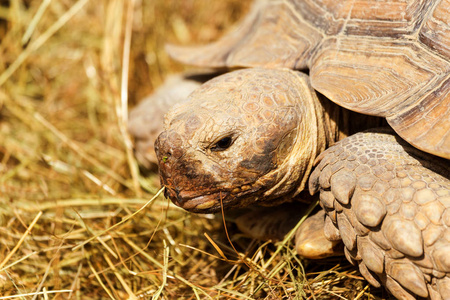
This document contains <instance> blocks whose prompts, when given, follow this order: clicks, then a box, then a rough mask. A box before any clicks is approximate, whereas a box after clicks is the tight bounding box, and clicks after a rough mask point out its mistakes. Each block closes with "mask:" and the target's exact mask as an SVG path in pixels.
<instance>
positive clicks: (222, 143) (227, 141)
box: [211, 136, 233, 151]
mask: <svg viewBox="0 0 450 300" xmlns="http://www.w3.org/2000/svg"><path fill="white" fill-rule="evenodd" d="M232 142H233V139H232V138H231V136H227V137H224V138H222V139H220V140H219V141H218V142H217V143H215V144H214V145H213V146H212V147H211V151H224V150H226V149H228V148H229V147H230V146H231V144H232Z"/></svg>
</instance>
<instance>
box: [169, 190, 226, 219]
mask: <svg viewBox="0 0 450 300" xmlns="http://www.w3.org/2000/svg"><path fill="white" fill-rule="evenodd" d="M164 193H165V196H166V198H169V199H170V200H171V201H172V202H173V203H174V204H175V205H176V206H178V207H181V208H183V209H185V210H187V211H190V212H195V213H215V212H218V211H220V208H221V203H222V204H223V206H224V208H226V207H228V206H229V204H230V201H229V199H228V198H229V197H228V196H229V195H230V192H227V191H219V192H214V193H209V194H204V193H203V194H201V193H199V192H191V191H180V192H178V191H177V190H176V189H173V188H171V187H168V186H166V189H165V192H164Z"/></svg>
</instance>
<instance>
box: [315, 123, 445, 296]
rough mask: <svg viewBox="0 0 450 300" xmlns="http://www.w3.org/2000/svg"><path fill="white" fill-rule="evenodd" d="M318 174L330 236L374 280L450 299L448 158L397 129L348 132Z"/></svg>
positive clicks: (398, 291) (324, 157) (395, 290)
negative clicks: (415, 145)
mask: <svg viewBox="0 0 450 300" xmlns="http://www.w3.org/2000/svg"><path fill="white" fill-rule="evenodd" d="M318 160H320V163H319V165H318V166H317V167H316V169H315V170H314V172H313V173H312V174H311V177H310V181H309V189H310V192H311V193H315V192H317V191H320V200H321V201H320V204H321V206H322V207H323V209H324V210H325V212H326V214H327V217H326V220H325V229H324V231H325V235H326V236H327V237H329V238H330V239H333V240H336V239H339V238H341V239H342V241H343V242H344V245H345V255H346V257H347V259H348V260H349V261H350V262H352V263H353V264H355V265H358V266H359V270H360V271H361V273H362V274H363V276H364V277H365V278H366V279H367V280H368V281H369V282H370V283H371V284H373V285H374V286H380V284H383V285H384V286H386V288H387V289H388V290H389V291H390V292H391V293H392V294H393V295H394V296H395V297H397V298H399V299H415V296H420V297H426V298H430V299H449V298H450V180H449V170H450V168H449V163H448V161H445V160H441V159H437V158H435V157H433V156H431V155H428V154H425V153H423V152H420V151H418V150H416V149H415V148H413V147H412V146H410V145H408V144H407V143H405V142H404V141H403V140H401V139H400V138H399V137H398V136H396V135H395V134H393V133H392V131H390V130H376V131H375V130H374V131H371V132H363V133H358V134H355V135H353V136H351V137H348V138H346V139H344V140H342V141H341V142H339V143H337V144H336V145H334V146H333V147H331V148H329V149H328V150H326V151H325V152H324V153H323V154H321V155H320V157H319V158H318Z"/></svg>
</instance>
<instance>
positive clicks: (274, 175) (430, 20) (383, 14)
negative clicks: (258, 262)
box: [130, 0, 450, 299]
mask: <svg viewBox="0 0 450 300" xmlns="http://www.w3.org/2000/svg"><path fill="white" fill-rule="evenodd" d="M449 11H450V1H449V0H437V1H426V0H409V1H408V0H396V1H394V0H383V1H379V0H366V1H353V0H342V1H331V0H302V1H300V0H284V1H258V2H256V3H255V5H254V6H253V8H252V9H251V11H250V13H249V14H248V15H247V17H246V18H245V19H244V20H243V22H242V23H241V24H240V26H239V27H238V28H237V29H236V30H235V31H232V32H230V33H229V34H227V35H225V36H224V37H222V38H221V39H219V40H218V41H217V42H214V43H212V44H209V45H205V46H194V47H181V46H173V45H170V46H168V47H167V51H168V52H169V54H170V55H171V56H172V57H174V58H175V59H177V60H179V61H181V62H184V63H186V64H190V65H195V66H199V67H209V68H216V69H218V70H224V69H227V70H230V72H228V73H225V74H223V75H219V76H217V77H214V76H211V77H214V78H212V79H211V80H209V81H206V82H205V83H203V84H201V83H202V82H203V81H201V82H197V83H195V84H194V85H193V86H191V88H190V90H189V92H190V91H192V90H193V92H192V93H190V94H189V96H187V94H188V92H187V91H185V93H184V94H183V95H181V96H180V95H179V96H177V97H178V98H179V99H178V100H179V101H180V102H181V103H179V104H177V105H175V106H174V107H173V108H172V109H171V110H170V111H169V112H168V113H167V114H166V116H165V120H164V130H163V132H162V133H161V134H160V135H159V137H158V138H157V139H156V142H155V151H156V156H157V159H158V163H159V169H160V177H161V183H162V185H163V186H164V187H165V194H166V196H167V197H169V198H170V199H171V200H172V201H173V202H174V203H175V204H176V205H178V206H180V207H182V208H184V209H186V210H188V211H192V212H196V213H209V212H217V211H219V210H220V209H221V208H226V209H232V208H240V207H248V206H250V205H253V204H258V205H263V206H276V205H280V204H281V203H285V202H296V201H297V200H299V201H301V200H302V199H303V200H308V199H309V198H308V197H307V196H305V195H304V194H305V193H304V190H309V193H310V194H311V195H316V196H317V193H318V194H319V199H320V206H321V208H322V210H321V211H320V212H319V213H318V214H316V215H314V216H312V217H310V218H309V219H308V220H307V221H306V222H305V223H304V225H302V227H300V228H299V231H298V233H297V241H296V243H297V246H296V247H297V250H298V252H299V253H300V254H301V255H303V256H305V257H311V258H321V257H325V256H328V255H331V254H334V253H335V250H336V248H335V246H336V244H337V241H342V242H343V244H344V248H343V249H344V250H343V251H344V254H345V256H346V258H347V259H348V260H349V261H350V262H351V263H352V264H354V265H355V266H358V267H359V270H360V272H361V274H362V275H363V276H364V277H365V278H366V279H367V280H368V281H369V282H370V283H371V284H372V285H374V286H380V285H384V286H385V287H386V288H387V289H388V290H389V291H390V292H391V293H392V294H393V295H394V296H395V297H396V298H398V299H415V297H423V298H429V299H450V298H449V297H450V180H449V177H450V172H449V170H450V168H449V166H450V164H449V161H448V159H450V130H449V129H450V13H449ZM301 71H303V72H309V74H308V75H306V74H304V73H302V72H301ZM181 81H183V80H181ZM183 82H184V81H183ZM172 87H173V86H172ZM167 90H170V87H169V88H166V91H167ZM163 94H164V93H163ZM147 107H148V106H147ZM146 115H148V110H146V109H144V108H143V106H140V107H138V109H137V110H135V112H134V115H133V114H132V116H131V125H130V131H131V133H132V134H133V135H135V137H136V139H137V141H138V142H139V141H140V142H142V141H147V144H146V145H148V140H149V139H150V140H151V139H152V137H150V135H149V134H147V133H146V132H148V129H146V127H145V126H146V121H145V120H146V119H149V118H151V117H148V116H147V117H145V116H146ZM368 116H376V117H381V118H384V119H385V120H386V121H387V123H388V124H389V127H387V128H386V127H384V128H376V129H369V130H366V129H367V128H369V127H371V126H372V125H375V126H377V124H381V123H382V122H381V123H377V122H378V121H372V120H373V119H371V117H368ZM353 133H354V134H353ZM347 135H348V136H347ZM146 147H147V148H148V146H145V147H141V148H139V149H138V152H141V154H142V153H144V154H143V155H141V157H145V153H146V152H148V149H146ZM261 219H262V218H261ZM264 220H266V219H264ZM266 227H267V226H266ZM321 247H322V248H321ZM317 249H318V250H317ZM315 250H317V251H315Z"/></svg>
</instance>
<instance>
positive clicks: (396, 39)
mask: <svg viewBox="0 0 450 300" xmlns="http://www.w3.org/2000/svg"><path fill="white" fill-rule="evenodd" d="M167 51H168V52H169V54H171V56H172V57H174V58H175V59H177V60H179V61H181V62H184V63H187V64H191V65H197V66H207V67H218V68H223V67H227V68H237V67H256V66H264V67H274V68H280V67H281V68H291V69H298V70H302V69H309V72H310V73H309V74H310V77H311V83H312V86H313V87H314V88H315V89H316V90H317V91H318V92H320V93H322V94H324V95H325V96H326V97H328V98H329V99H330V100H332V101H333V102H335V103H337V104H338V105H340V106H343V107H345V108H347V109H350V110H353V111H356V112H359V113H363V114H367V115H374V116H381V117H385V118H386V119H387V121H388V123H389V124H390V125H391V126H392V128H393V129H394V130H395V131H396V132H397V133H398V134H399V135H400V136H401V137H402V138H404V139H405V140H406V141H408V142H409V143H410V144H412V145H413V146H415V147H417V148H419V149H421V150H423V151H426V152H429V153H431V154H434V155H438V156H441V157H444V158H447V159H450V0H381V1H380V0H342V1H335V0H284V1H258V2H257V3H256V4H255V5H254V7H253V9H252V10H251V12H250V13H249V14H248V16H247V17H246V18H245V19H244V20H243V22H242V23H241V25H240V26H239V27H238V28H237V29H236V30H235V31H233V32H230V33H229V34H227V35H225V36H224V37H222V38H221V39H220V40H218V41H217V42H215V43H212V44H209V45H205V46H199V47H180V46H173V45H169V46H167Z"/></svg>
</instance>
